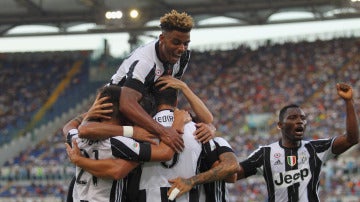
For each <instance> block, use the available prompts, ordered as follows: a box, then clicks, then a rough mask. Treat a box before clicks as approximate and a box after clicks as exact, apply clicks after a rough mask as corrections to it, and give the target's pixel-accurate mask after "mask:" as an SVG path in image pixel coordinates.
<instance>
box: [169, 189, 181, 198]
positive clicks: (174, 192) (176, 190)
mask: <svg viewBox="0 0 360 202" xmlns="http://www.w3.org/2000/svg"><path fill="white" fill-rule="evenodd" d="M179 192H180V190H179V189H178V188H176V187H175V188H174V189H173V190H172V191H171V193H170V195H169V198H168V199H169V200H170V201H172V200H174V199H175V198H176V196H177V195H178V194H179Z"/></svg>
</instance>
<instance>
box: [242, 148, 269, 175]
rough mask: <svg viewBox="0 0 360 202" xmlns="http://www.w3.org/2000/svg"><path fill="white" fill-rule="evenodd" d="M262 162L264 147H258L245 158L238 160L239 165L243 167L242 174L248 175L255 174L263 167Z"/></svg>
mask: <svg viewBox="0 0 360 202" xmlns="http://www.w3.org/2000/svg"><path fill="white" fill-rule="evenodd" d="M263 162H264V149H263V147H260V148H258V149H257V150H255V151H254V152H253V153H251V154H250V155H249V157H248V158H247V159H245V160H244V161H242V162H240V166H241V167H242V168H243V169H244V176H245V178H246V177H249V176H251V175H255V174H256V173H257V172H258V171H260V170H261V168H262V167H263Z"/></svg>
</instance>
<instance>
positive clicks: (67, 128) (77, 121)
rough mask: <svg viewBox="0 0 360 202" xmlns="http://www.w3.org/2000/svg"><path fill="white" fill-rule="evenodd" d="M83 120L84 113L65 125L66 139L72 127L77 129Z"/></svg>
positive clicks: (64, 133) (64, 134)
mask: <svg viewBox="0 0 360 202" xmlns="http://www.w3.org/2000/svg"><path fill="white" fill-rule="evenodd" d="M82 120H83V115H79V116H77V117H75V118H74V119H72V120H70V121H69V122H67V123H66V124H65V126H64V127H63V136H64V138H65V139H66V137H67V135H68V133H69V131H70V130H71V129H77V128H78V127H79V125H80V124H81V121H82Z"/></svg>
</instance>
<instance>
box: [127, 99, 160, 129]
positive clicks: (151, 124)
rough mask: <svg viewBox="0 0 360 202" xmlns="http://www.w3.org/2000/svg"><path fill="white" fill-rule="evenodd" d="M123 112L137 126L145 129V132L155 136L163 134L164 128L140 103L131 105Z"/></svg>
mask: <svg viewBox="0 0 360 202" xmlns="http://www.w3.org/2000/svg"><path fill="white" fill-rule="evenodd" d="M121 110H122V112H123V113H124V114H125V115H126V117H128V118H129V119H130V120H131V121H133V122H134V123H135V124H136V125H138V126H140V127H142V128H144V129H145V130H147V131H149V132H151V133H153V134H155V135H159V134H163V133H164V131H163V126H161V125H160V124H158V123H157V122H156V121H154V119H153V118H152V117H151V116H150V115H149V114H147V113H146V112H145V110H144V109H143V108H142V107H141V106H140V105H139V104H138V103H131V104H130V103H129V104H128V105H127V106H126V107H124V109H121Z"/></svg>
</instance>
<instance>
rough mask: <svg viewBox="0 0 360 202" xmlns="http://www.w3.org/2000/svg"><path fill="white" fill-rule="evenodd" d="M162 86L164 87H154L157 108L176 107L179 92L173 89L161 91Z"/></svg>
mask: <svg viewBox="0 0 360 202" xmlns="http://www.w3.org/2000/svg"><path fill="white" fill-rule="evenodd" d="M162 86H163V85H160V86H154V88H153V95H154V98H155V103H156V106H159V105H161V104H167V105H170V106H173V107H176V104H177V96H178V90H177V89H175V88H171V87H169V88H166V89H164V90H160V88H161V87H162Z"/></svg>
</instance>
